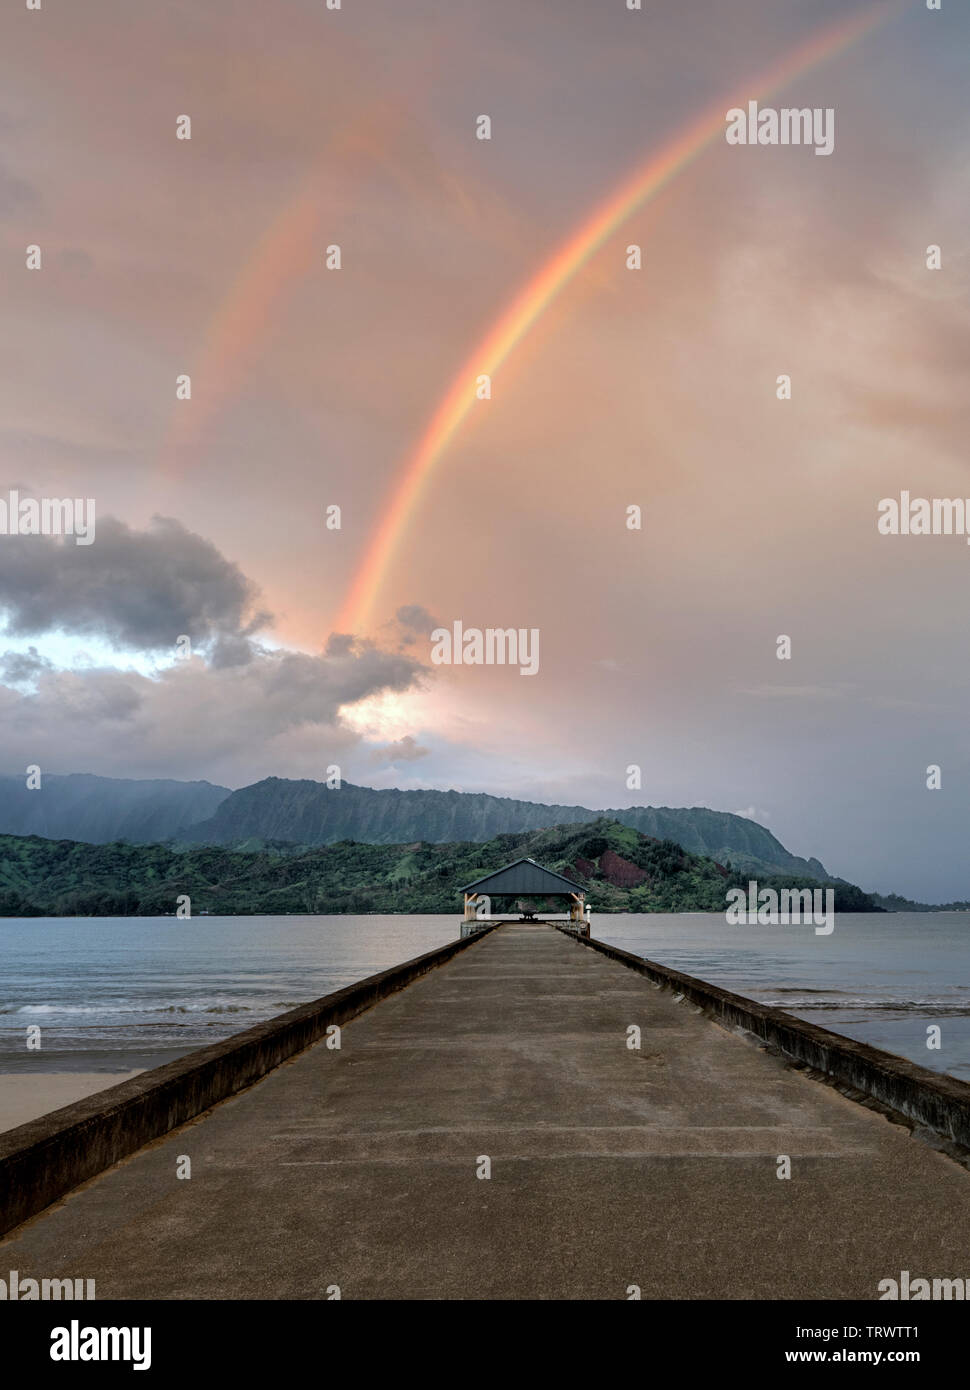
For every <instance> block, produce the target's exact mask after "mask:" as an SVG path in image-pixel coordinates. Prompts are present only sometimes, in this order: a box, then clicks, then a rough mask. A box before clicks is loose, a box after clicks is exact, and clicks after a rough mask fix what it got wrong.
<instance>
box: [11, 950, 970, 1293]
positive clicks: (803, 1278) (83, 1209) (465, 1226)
mask: <svg viewBox="0 0 970 1390" xmlns="http://www.w3.org/2000/svg"><path fill="white" fill-rule="evenodd" d="M631 1024H636V1025H637V1026H638V1027H639V1028H640V1029H641V1030H642V1038H641V1048H640V1050H639V1051H631V1050H629V1049H628V1047H627V1028H628V1026H629V1025H631ZM342 1042H343V1046H342V1049H341V1050H340V1051H339V1052H337V1051H331V1050H329V1049H328V1048H327V1047H326V1046H325V1044H323V1043H320V1044H317V1045H315V1046H314V1047H312V1048H311V1049H310V1050H309V1051H306V1052H304V1053H302V1054H301V1055H300V1056H298V1057H296V1058H294V1059H293V1060H291V1061H289V1062H287V1063H285V1064H284V1065H283V1066H281V1067H279V1068H278V1069H277V1070H276V1071H274V1072H273V1073H272V1074H271V1075H269V1076H268V1077H266V1078H265V1079H264V1080H262V1081H260V1082H259V1083H258V1084H257V1085H255V1086H253V1087H252V1088H251V1089H250V1090H248V1091H246V1092H244V1093H242V1094H240V1095H238V1096H236V1097H234V1098H233V1099H232V1100H229V1101H226V1102H225V1103H223V1104H222V1105H219V1106H217V1107H216V1108H215V1109H214V1110H212V1111H210V1112H209V1113H208V1114H206V1115H204V1116H202V1117H200V1118H199V1119H198V1120H196V1121H194V1122H193V1123H191V1124H189V1125H186V1126H183V1128H182V1129H180V1130H178V1131H176V1132H174V1133H173V1134H171V1135H169V1136H167V1137H165V1138H164V1139H161V1140H158V1141H156V1142H155V1143H154V1144H152V1145H150V1146H149V1147H148V1148H146V1149H143V1150H141V1151H140V1152H139V1153H137V1154H135V1155H133V1156H132V1157H130V1158H128V1159H126V1160H125V1161H123V1162H122V1163H119V1164H117V1165H116V1166H115V1167H114V1168H112V1169H110V1170H109V1171H107V1172H106V1173H103V1174H101V1175H100V1176H99V1177H96V1178H94V1179H92V1180H91V1181H90V1182H89V1183H87V1184H86V1186H84V1187H83V1188H81V1189H79V1190H77V1191H76V1192H74V1193H72V1194H71V1195H70V1196H68V1197H67V1198H66V1199H65V1200H64V1201H62V1202H61V1203H60V1204H59V1205H58V1206H56V1207H54V1208H52V1209H50V1210H49V1211H47V1212H45V1213H43V1214H41V1215H40V1216H38V1217H36V1218H34V1219H33V1220H32V1221H30V1222H28V1223H27V1224H26V1225H24V1226H22V1227H20V1228H19V1230H18V1231H16V1232H14V1233H12V1234H11V1236H10V1237H9V1238H8V1239H7V1240H5V1241H3V1242H2V1243H0V1271H5V1270H7V1269H8V1268H9V1269H17V1270H19V1272H20V1275H21V1278H24V1277H27V1276H31V1277H35V1278H40V1277H45V1276H46V1277H55V1276H56V1277H69V1276H70V1277H84V1278H94V1279H95V1280H96V1282H97V1294H98V1297H99V1298H136V1299H142V1298H242V1297H254V1298H294V1299H304V1298H316V1299H322V1298H326V1297H327V1296H328V1292H327V1291H328V1287H329V1286H334V1285H336V1286H339V1288H340V1291H341V1296H342V1297H343V1298H351V1299H353V1298H422V1299H426V1298H435V1299H436V1298H445V1299H476V1298H489V1299H501V1298H572V1299H587V1298H613V1299H622V1298H625V1297H627V1289H628V1287H629V1286H630V1285H631V1284H636V1285H639V1287H640V1289H641V1290H642V1296H643V1297H644V1298H719V1297H728V1298H768V1299H778V1298H795V1297H807V1298H872V1299H874V1298H876V1297H877V1284H878V1282H879V1280H881V1279H885V1278H892V1277H895V1278H898V1277H899V1274H900V1271H901V1270H903V1269H907V1270H909V1271H910V1272H911V1274H912V1275H913V1276H914V1277H915V1276H916V1275H922V1276H926V1277H934V1276H940V1277H946V1276H961V1277H966V1276H970V1249H968V1239H967V1237H968V1232H970V1217H968V1198H970V1173H967V1172H966V1171H965V1170H964V1169H963V1168H962V1167H960V1166H959V1165H958V1164H956V1163H955V1162H954V1161H953V1160H952V1159H950V1158H947V1157H945V1156H944V1155H943V1154H941V1153H938V1152H935V1151H934V1150H932V1149H931V1148H929V1147H927V1146H926V1145H925V1144H923V1143H922V1142H921V1141H920V1140H919V1139H918V1138H915V1137H913V1136H911V1135H910V1133H909V1131H908V1130H907V1129H906V1128H905V1127H904V1126H902V1125H897V1124H892V1123H891V1122H890V1121H889V1120H887V1119H886V1118H884V1117H883V1116H882V1115H880V1114H877V1113H875V1112H873V1111H871V1110H868V1109H866V1108H864V1107H863V1106H860V1105H857V1104H856V1103H855V1102H854V1101H852V1100H849V1099H846V1098H845V1097H844V1096H842V1095H840V1094H839V1093H838V1092H837V1091H835V1090H834V1089H833V1088H831V1087H829V1086H826V1085H823V1084H821V1083H820V1082H817V1081H814V1080H812V1079H810V1078H809V1077H808V1076H806V1075H804V1074H803V1073H801V1072H799V1071H796V1070H793V1069H792V1068H790V1067H788V1066H787V1065H786V1064H785V1063H784V1062H783V1061H781V1060H780V1059H778V1058H776V1057H772V1056H769V1055H767V1054H766V1053H765V1052H763V1051H760V1050H759V1049H758V1048H756V1047H755V1046H753V1045H752V1044H751V1043H750V1042H747V1041H744V1040H743V1039H741V1038H739V1037H737V1036H734V1035H733V1034H732V1033H730V1032H729V1031H727V1030H726V1029H724V1028H723V1027H721V1026H720V1025H718V1024H716V1023H713V1022H711V1021H710V1020H709V1019H707V1018H705V1017H704V1016H703V1015H701V1014H700V1013H699V1012H697V1011H696V1009H695V1008H694V1006H692V1005H691V1004H689V1003H688V1002H686V1001H685V1002H681V1003H678V1002H676V1001H675V998H674V996H673V995H672V994H670V993H668V992H665V991H661V990H659V989H656V988H654V987H653V986H652V985H651V984H650V983H649V982H648V981H646V980H644V979H643V978H642V977H641V976H639V975H637V974H635V973H634V972H633V971H631V970H629V969H627V968H626V967H624V966H623V965H621V964H619V963H618V962H616V961H613V960H610V959H608V958H606V957H605V956H603V955H601V954H599V953H597V952H594V951H591V950H589V949H588V948H587V947H585V946H583V945H582V944H581V943H579V942H577V941H573V940H570V939H569V938H568V937H566V936H564V935H562V934H561V933H559V932H557V931H555V930H554V929H553V928H550V927H547V926H543V925H538V924H537V925H508V926H503V927H501V928H499V929H498V930H497V931H495V932H492V933H491V934H490V935H488V936H486V937H484V938H482V939H480V940H479V941H477V942H475V943H474V944H472V945H471V946H470V947H469V949H468V950H466V951H464V952H462V953H461V954H460V955H458V956H456V957H455V958H453V959H452V960H451V961H449V962H448V963H447V964H446V965H443V966H441V967H439V968H438V969H436V970H434V971H433V972H432V973H430V974H427V975H424V976H423V977H422V978H420V979H419V980H417V981H416V982H415V983H413V984H411V985H409V986H408V987H407V988H406V989H405V990H403V991H401V992H400V993H397V994H395V995H393V996H391V997H390V998H388V999H386V1000H384V1001H383V1002H381V1003H379V1004H378V1005H376V1006H375V1007H374V1008H373V1009H371V1010H370V1011H368V1012H367V1013H365V1014H362V1015H360V1016H359V1017H358V1018H356V1019H355V1020H353V1021H352V1022H350V1023H348V1024H347V1025H346V1026H345V1027H344V1029H343V1038H342ZM782 1154H785V1155H789V1156H790V1158H791V1165H792V1176H791V1179H790V1180H781V1179H779V1178H778V1177H777V1176H776V1171H777V1159H778V1156H779V1155H782ZM182 1155H187V1156H188V1157H190V1158H191V1163H192V1176H191V1179H190V1180H184V1179H183V1180H180V1179H179V1178H178V1177H177V1175H176V1173H177V1163H178V1160H179V1157H180V1156H182ZM483 1155H487V1156H488V1157H489V1158H490V1160H491V1177H490V1178H489V1179H486V1180H482V1179H479V1178H478V1177H477V1176H476V1171H477V1169H478V1168H479V1159H480V1156H483Z"/></svg>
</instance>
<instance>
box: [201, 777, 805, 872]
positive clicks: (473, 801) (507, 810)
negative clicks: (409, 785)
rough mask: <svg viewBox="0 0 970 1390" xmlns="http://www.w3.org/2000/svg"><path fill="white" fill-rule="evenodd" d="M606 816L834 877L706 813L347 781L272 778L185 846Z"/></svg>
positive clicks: (366, 838) (736, 858) (745, 859)
mask: <svg viewBox="0 0 970 1390" xmlns="http://www.w3.org/2000/svg"><path fill="white" fill-rule="evenodd" d="M600 817H603V818H605V819H607V820H613V821H618V822H620V823H621V824H623V825H628V826H630V827H631V828H633V829H635V830H640V831H642V832H643V833H644V834H646V835H650V836H652V837H654V838H656V839H670V840H675V841H676V842H677V844H678V845H680V846H681V847H682V848H683V849H685V850H689V851H690V852H691V853H693V854H701V855H707V856H708V857H710V858H716V859H718V860H719V861H721V862H723V861H724V860H728V859H729V860H730V861H731V864H732V865H733V867H734V868H737V869H741V870H744V871H746V872H749V873H752V874H756V873H760V874H771V873H794V874H807V875H810V876H812V877H813V878H816V879H820V880H828V879H829V878H830V875H829V874H828V873H827V871H826V869H825V867H824V865H822V864H821V863H820V862H819V861H818V860H817V859H801V858H799V857H798V856H797V855H794V854H790V853H789V851H788V850H787V849H786V848H785V846H784V845H783V844H781V842H780V841H779V840H777V839H776V838H775V836H774V835H772V834H771V832H770V831H769V830H766V829H765V828H764V826H761V825H758V824H756V822H754V821H750V820H746V819H745V818H744V817H743V816H736V815H732V814H731V813H730V812H728V811H711V810H708V809H707V808H706V807H702V806H694V807H690V808H674V807H669V806H628V807H625V808H611V809H609V810H605V811H597V810H592V809H590V807H588V806H558V805H549V806H547V805H543V804H541V803H539V802H535V801H516V800H514V799H512V798H510V797H498V796H490V795H488V794H487V793H485V792H457V791H448V792H442V791H431V790H428V791H400V790H398V789H396V788H382V789H380V790H378V789H375V788H373V787H358V786H355V785H354V784H353V783H350V782H344V783H343V784H342V785H341V786H340V787H339V788H335V789H332V790H331V789H330V788H328V787H327V786H326V785H325V784H324V783H321V782H313V781H309V780H303V781H290V780H287V779H285V778H280V777H268V778H266V779H264V780H263V781H262V782H254V783H253V784H252V785H251V786H248V787H242V788H240V790H239V791H236V792H233V793H232V795H231V796H228V797H226V799H225V800H224V801H223V802H221V803H220V805H219V806H218V808H217V809H216V811H215V813H214V814H213V815H212V816H211V817H210V819H209V820H206V821H203V822H202V823H200V824H198V825H195V826H193V827H192V828H191V830H190V831H189V832H188V833H187V834H186V835H184V836H183V837H182V838H183V839H185V840H187V841H195V842H198V843H205V844H223V845H231V844H235V843H239V842H244V841H254V840H256V841H274V840H289V841H293V842H295V843H298V844H303V845H325V844H335V843H337V842H338V841H339V840H345V839H351V840H358V841H362V842H366V843H368V844H400V843H403V842H405V841H410V840H427V841H430V842H433V843H453V842H457V841H475V840H477V841H481V842H483V843H484V842H487V841H489V840H491V839H492V838H493V837H494V836H496V835H502V834H510V833H516V832H521V831H529V830H541V829H548V828H549V827H551V826H562V825H569V824H580V825H585V824H588V823H589V822H590V821H592V820H596V819H598V818H600Z"/></svg>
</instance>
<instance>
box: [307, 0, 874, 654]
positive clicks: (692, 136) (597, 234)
mask: <svg viewBox="0 0 970 1390" xmlns="http://www.w3.org/2000/svg"><path fill="white" fill-rule="evenodd" d="M898 13H899V6H898V5H888V6H887V5H885V4H879V5H875V6H870V7H868V8H866V9H865V10H863V11H860V12H857V13H856V14H855V15H853V16H851V17H849V18H848V19H841V20H839V21H838V22H837V23H836V24H834V25H829V26H826V28H825V29H824V30H822V31H821V32H819V33H818V34H815V35H814V36H813V37H812V38H810V39H808V40H807V41H806V42H805V43H803V44H801V45H799V47H798V48H797V49H796V50H795V51H794V52H793V53H791V54H789V55H787V56H786V57H785V58H783V59H782V60H781V61H780V62H778V63H777V64H776V65H775V66H774V67H772V68H770V69H769V70H768V71H767V72H765V73H762V74H761V76H760V77H757V78H755V79H753V80H752V81H751V82H749V83H747V84H746V86H745V87H744V89H743V90H742V91H738V92H735V93H734V95H733V96H730V97H725V98H723V99H722V100H720V101H718V102H717V103H716V104H714V105H713V106H710V107H708V108H707V109H706V110H705V111H704V112H703V113H702V114H701V115H700V116H698V117H697V118H696V119H694V120H693V121H691V122H690V123H689V124H688V125H687V126H685V127H683V128H682V129H681V130H680V131H679V132H678V133H677V134H676V135H675V136H674V137H673V139H672V140H671V141H670V142H669V144H667V145H665V146H664V147H663V149H661V150H660V151H659V152H657V153H655V154H652V155H651V156H650V158H649V159H648V160H647V162H646V163H645V164H643V165H641V166H640V167H638V168H637V169H636V170H635V172H634V173H633V174H632V175H631V176H629V177H628V178H627V179H625V180H624V182H623V183H622V184H621V185H620V186H619V187H618V188H617V189H615V190H614V192H613V193H611V194H610V195H609V196H608V197H607V198H606V199H605V200H604V202H602V203H601V204H600V205H599V206H598V207H597V208H596V209H595V211H594V212H593V213H592V215H591V216H590V217H589V218H587V220H586V221H584V222H583V223H582V224H581V226H579V227H578V228H577V230H576V231H575V232H573V234H572V235H571V236H569V237H568V238H567V239H566V240H565V241H564V242H563V243H562V245H561V246H560V247H559V248H558V249H557V250H556V251H555V252H554V253H553V254H552V256H551V257H550V258H549V260H548V261H546V262H545V264H544V265H543V266H542V267H541V268H540V269H539V271H538V272H537V273H536V274H535V275H534V276H533V277H532V279H531V280H529V281H528V282H527V283H526V284H525V285H524V286H523V288H522V289H521V290H520V291H519V293H518V294H517V295H516V296H515V298H514V299H513V300H512V302H511V303H510V304H509V306H508V307H507V308H506V309H505V310H504V312H503V313H502V314H501V315H500V317H499V318H498V319H497V320H496V321H495V323H494V324H493V325H492V327H491V328H490V329H489V330H488V332H487V333H486V335H485V337H484V338H483V339H482V340H481V341H480V342H479V343H478V345H477V346H476V347H475V349H474V351H473V352H472V353H471V354H470V355H469V356H468V358H467V359H466V360H465V362H464V363H463V364H462V366H461V369H460V370H459V371H458V373H457V374H456V376H455V377H454V379H453V381H452V383H451V385H450V387H449V388H448V391H447V392H446V394H445V396H444V397H443V398H442V400H441V402H440V403H439V405H438V408H437V409H436V410H435V412H434V414H433V415H432V417H431V419H430V421H429V422H428V425H427V428H426V429H425V431H424V433H423V434H422V436H421V438H420V439H419V441H418V443H417V445H416V447H415V448H414V450H413V451H412V452H411V453H410V455H409V456H408V458H407V459H406V461H405V463H404V465H403V467H402V469H401V474H400V477H399V478H398V480H397V482H396V483H395V485H394V487H393V491H392V494H391V497H390V500H389V502H388V504H387V506H386V507H385V509H384V512H383V514H382V516H381V518H380V520H379V522H378V524H377V527H376V529H375V531H374V533H373V535H372V537H371V539H370V541H369V543H368V545H367V548H366V550H365V552H364V557H363V559H362V561H361V563H360V565H359V567H358V569H357V573H356V574H355V576H354V579H353V581H352V583H351V586H350V589H349V591H348V593H347V596H346V598H345V600H344V603H343V606H342V608H341V610H340V613H339V615H338V617H337V619H336V624H335V626H336V628H337V630H338V631H341V632H355V631H359V630H360V629H361V628H362V627H363V625H364V624H365V623H366V622H367V620H368V618H369V616H370V612H371V609H372V607H373V605H374V601H375V599H376V597H377V593H378V590H379V589H380V586H381V583H382V582H383V578H384V575H385V573H386V571H387V569H388V567H389V565H390V562H391V560H392V559H393V556H394V552H395V551H396V549H397V546H398V544H399V542H400V539H401V537H402V535H403V533H404V531H405V529H406V527H407V524H408V520H409V518H410V517H411V515H412V514H413V512H414V509H415V507H416V505H417V503H418V501H419V500H420V497H421V493H422V490H423V488H424V487H425V485H426V484H427V482H428V479H429V478H430V476H431V474H432V472H433V470H434V468H435V465H436V464H437V463H438V461H439V460H440V458H441V456H442V454H443V453H444V451H445V449H446V448H447V447H448V445H449V444H450V443H451V441H452V440H453V439H454V437H455V435H456V434H457V432H458V430H459V428H460V427H461V425H462V424H463V423H464V421H465V420H466V418H467V417H468V414H469V412H470V411H471V409H472V406H473V405H474V404H475V403H476V400H477V397H476V394H475V384H476V379H477V378H478V376H479V375H481V374H487V375H488V376H492V375H494V373H495V372H496V371H497V370H498V368H499V367H500V366H501V365H502V363H503V362H504V361H505V359H506V358H507V357H508V356H509V354H510V353H511V352H512V350H513V348H514V347H515V346H516V344H517V343H518V342H519V341H520V340H521V339H522V338H523V336H524V335H525V334H526V333H527V332H528V331H529V329H530V328H531V327H532V325H533V324H534V323H535V322H536V320H537V319H538V318H539V317H540V315H541V314H542V313H543V312H544V311H545V309H546V308H548V306H549V305H550V304H551V303H552V301H553V300H554V299H555V298H556V296H557V295H558V294H560V293H561V292H562V290H563V289H564V288H565V287H566V285H568V284H569V282H570V280H572V278H573V276H574V275H575V274H576V273H577V271H579V270H580V269H581V268H582V266H583V265H585V264H586V262H587V261H588V260H589V259H590V257H591V256H593V255H594V254H595V253H596V251H598V250H599V248H600V247H601V246H602V245H603V243H604V242H605V241H606V240H607V238H608V237H609V236H610V235H611V233H613V232H615V231H616V230H617V228H618V227H620V226H621V225H622V223H623V222H624V221H625V220H626V219H627V218H628V217H629V216H630V215H631V213H633V212H635V211H636V209H637V208H639V207H641V206H642V205H643V203H644V202H646V200H647V199H648V198H650V197H652V196H653V195H655V194H656V193H658V192H659V191H660V190H661V189H662V188H663V187H664V186H665V185H666V184H668V183H669V182H670V180H671V179H672V178H674V176H675V175H676V174H678V173H680V172H681V170H683V169H686V168H687V167H688V165H689V164H691V163H692V162H693V161H694V160H695V159H696V158H697V156H698V155H699V154H701V152H702V151H703V150H704V149H705V148H706V147H707V146H708V145H709V144H710V143H711V142H712V141H713V140H714V139H715V138H716V137H717V136H718V135H720V134H722V133H723V131H724V118H725V113H726V111H728V110H729V109H730V108H731V107H734V106H744V105H745V104H746V102H747V101H748V99H749V98H751V97H756V98H758V99H759V100H760V99H761V98H762V97H765V96H770V95H771V94H772V93H773V92H775V91H777V90H778V89H779V88H782V87H784V86H786V85H787V84H788V83H789V82H791V81H792V79H793V78H795V77H798V76H800V75H801V74H802V73H804V72H806V71H807V70H808V69H809V68H812V67H814V66H815V65H816V64H817V63H820V62H823V61H824V60H826V59H830V58H833V57H835V56H836V55H837V54H839V53H842V52H844V50H845V49H847V48H848V47H849V46H850V44H853V43H855V42H856V41H857V40H858V39H861V38H863V37H864V36H865V35H866V34H868V33H870V32H871V31H872V30H873V29H875V28H876V27H877V26H878V25H879V24H881V23H883V22H884V21H885V20H887V19H888V18H890V17H891V16H893V15H895V14H898Z"/></svg>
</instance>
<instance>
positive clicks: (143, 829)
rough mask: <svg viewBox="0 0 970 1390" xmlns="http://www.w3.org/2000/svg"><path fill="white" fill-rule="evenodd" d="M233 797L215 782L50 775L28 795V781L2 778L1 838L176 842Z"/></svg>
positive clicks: (22, 778) (16, 778) (107, 841)
mask: <svg viewBox="0 0 970 1390" xmlns="http://www.w3.org/2000/svg"><path fill="white" fill-rule="evenodd" d="M229 795H230V792H229V788H228V787H215V786H213V785H212V783H211V782H175V781H170V780H165V779H158V780H151V781H148V780H146V781H134V780H130V779H127V778H117V777H95V776H93V775H89V774H87V773H82V772H76V773H72V774H71V775H69V776H66V777H60V776H56V775H55V774H52V773H51V774H44V775H42V777H41V784H40V786H39V787H38V788H36V789H35V790H33V791H28V789H27V786H26V779H25V778H24V777H22V776H21V777H0V835H43V836H44V837H45V838H46V839H49V840H59V839H65V840H85V841H88V842H89V843H91V844H107V843H109V842H110V841H112V840H131V841H132V842H134V843H146V842H151V841H155V840H170V839H173V838H174V837H176V836H178V835H181V834H183V833H184V832H185V831H186V830H187V829H188V828H189V826H191V825H193V824H194V823H195V822H197V821H201V820H206V819H208V817H210V816H211V815H212V814H213V812H214V811H215V809H216V807H217V806H218V805H219V803H220V802H221V801H224V800H225V799H226V797H227V796H229Z"/></svg>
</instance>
